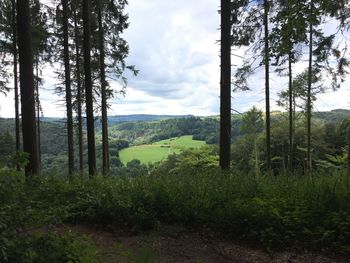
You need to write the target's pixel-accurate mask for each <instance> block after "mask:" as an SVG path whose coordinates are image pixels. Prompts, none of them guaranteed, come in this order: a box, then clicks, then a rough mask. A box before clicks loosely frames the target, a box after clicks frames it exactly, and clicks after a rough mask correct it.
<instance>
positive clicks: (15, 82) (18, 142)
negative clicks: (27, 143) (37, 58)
mask: <svg viewBox="0 0 350 263" xmlns="http://www.w3.org/2000/svg"><path fill="white" fill-rule="evenodd" d="M11 9H12V48H13V51H12V52H13V86H14V92H15V123H16V124H15V127H16V128H15V133H16V152H19V151H20V150H21V139H20V117H19V94H18V54H17V53H18V52H17V23H16V0H11ZM16 168H17V171H20V166H19V164H18V163H17V164H16Z"/></svg>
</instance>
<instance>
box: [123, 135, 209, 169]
mask: <svg viewBox="0 0 350 263" xmlns="http://www.w3.org/2000/svg"><path fill="white" fill-rule="evenodd" d="M203 145H205V142H204V141H196V140H193V139H192V135H185V136H181V137H176V138H171V139H168V140H162V141H158V142H155V143H152V144H147V145H139V146H134V147H130V148H127V149H123V150H122V151H120V153H119V155H120V160H121V162H122V163H124V164H126V163H128V162H129V161H131V160H133V159H138V160H140V161H141V163H144V164H148V163H154V162H158V161H162V160H165V159H166V158H167V156H168V155H170V154H173V153H180V152H181V151H182V150H183V149H188V148H199V147H201V146H203Z"/></svg>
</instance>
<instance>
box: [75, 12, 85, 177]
mask: <svg viewBox="0 0 350 263" xmlns="http://www.w3.org/2000/svg"><path fill="white" fill-rule="evenodd" d="M76 9H77V8H75V10H74V29H75V67H76V71H77V73H76V74H77V104H78V143H79V172H80V175H83V174H84V150H83V116H82V99H83V98H82V94H81V89H82V87H81V79H80V74H81V72H80V59H79V58H80V53H79V45H80V43H79V32H78V19H77V11H76Z"/></svg>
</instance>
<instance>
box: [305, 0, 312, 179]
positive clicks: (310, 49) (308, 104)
mask: <svg viewBox="0 0 350 263" xmlns="http://www.w3.org/2000/svg"><path fill="white" fill-rule="evenodd" d="M312 11H313V1H312V0H311V1H310V16H311V17H312ZM309 23H310V25H309V26H310V29H309V30H310V35H309V36H310V39H309V71H308V85H307V135H306V136H307V139H306V140H307V158H306V159H307V164H306V167H307V173H308V175H309V176H311V172H312V159H311V86H312V52H313V28H312V18H310V21H309Z"/></svg>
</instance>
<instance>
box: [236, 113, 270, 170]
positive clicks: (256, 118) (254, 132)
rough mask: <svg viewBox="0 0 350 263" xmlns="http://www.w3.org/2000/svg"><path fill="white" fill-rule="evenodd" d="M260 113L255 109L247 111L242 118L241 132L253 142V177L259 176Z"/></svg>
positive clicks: (261, 119) (261, 128)
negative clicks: (258, 142) (258, 140)
mask: <svg viewBox="0 0 350 263" xmlns="http://www.w3.org/2000/svg"><path fill="white" fill-rule="evenodd" d="M263 123H264V122H263V118H262V112H261V111H259V110H258V109H257V108H256V107H253V108H252V109H250V110H249V111H247V112H246V113H245V114H244V115H243V117H242V125H241V131H242V132H243V133H245V134H246V136H247V137H248V138H249V140H251V141H253V145H254V146H253V159H254V170H255V175H256V176H257V177H258V176H259V174H260V163H259V151H258V144H257V139H258V134H259V133H261V131H262V130H263V126H264V124H263Z"/></svg>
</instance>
